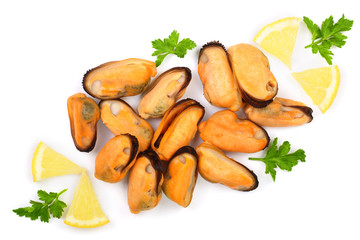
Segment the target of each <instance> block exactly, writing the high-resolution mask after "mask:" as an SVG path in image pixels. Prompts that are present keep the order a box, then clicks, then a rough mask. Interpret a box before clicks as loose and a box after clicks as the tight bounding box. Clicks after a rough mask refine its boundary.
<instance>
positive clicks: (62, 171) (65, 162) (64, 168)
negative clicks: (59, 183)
mask: <svg viewBox="0 0 360 240" xmlns="http://www.w3.org/2000/svg"><path fill="white" fill-rule="evenodd" d="M82 171H84V169H83V168H82V167H80V166H78V165H76V164H75V163H73V162H72V161H70V160H69V159H67V158H66V157H64V156H63V155H61V154H60V153H58V152H56V151H54V150H53V149H51V148H50V147H48V146H47V145H46V144H45V143H43V142H40V143H39V144H38V146H37V148H36V150H35V152H34V155H33V159H32V174H33V180H34V182H37V181H39V180H42V179H45V178H49V177H55V176H61V175H67V174H74V173H81V172H82Z"/></svg>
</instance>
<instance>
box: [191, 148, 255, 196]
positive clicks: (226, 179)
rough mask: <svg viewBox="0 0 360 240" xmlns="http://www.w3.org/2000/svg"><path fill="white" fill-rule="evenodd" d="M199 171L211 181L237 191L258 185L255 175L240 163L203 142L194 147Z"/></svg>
mask: <svg viewBox="0 0 360 240" xmlns="http://www.w3.org/2000/svg"><path fill="white" fill-rule="evenodd" d="M196 153H197V154H198V158H199V163H198V168H199V173H200V174H201V176H202V177H203V178H205V179H206V180H207V181H209V182H212V183H220V184H223V185H225V186H227V187H229V188H232V189H234V190H239V191H250V190H253V189H255V188H257V186H258V184H259V183H258V180H257V176H256V175H255V174H254V173H253V172H252V171H251V170H249V169H248V168H247V167H245V166H244V165H242V164H241V163H239V162H237V161H235V160H234V159H231V158H229V157H227V156H226V155H225V154H224V152H223V151H221V150H220V149H219V148H217V147H215V146H214V145H212V144H210V143H207V142H204V143H201V144H200V145H199V146H198V147H197V148H196Z"/></svg>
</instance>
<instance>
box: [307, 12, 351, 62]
mask: <svg viewBox="0 0 360 240" xmlns="http://www.w3.org/2000/svg"><path fill="white" fill-rule="evenodd" d="M303 21H304V23H305V24H306V26H307V28H308V29H309V31H310V33H311V35H312V40H311V44H309V45H307V46H305V48H311V50H312V53H314V54H316V53H319V54H320V55H321V56H322V57H323V58H325V60H326V62H327V63H328V64H329V65H331V64H332V56H334V54H333V53H332V52H331V50H330V48H331V47H332V46H335V47H338V48H341V47H342V46H344V45H345V43H346V41H345V39H347V36H345V35H344V34H343V33H342V32H345V31H349V30H351V28H352V25H353V22H354V21H352V20H349V19H346V18H345V16H344V14H343V15H342V17H341V18H340V19H339V20H338V21H337V23H335V24H334V18H333V16H330V17H328V18H327V19H325V20H324V21H323V22H322V24H321V28H320V27H319V26H318V25H316V24H315V23H314V22H313V21H312V20H311V19H310V18H308V17H305V16H304V18H303Z"/></svg>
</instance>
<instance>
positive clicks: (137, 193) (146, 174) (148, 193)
mask: <svg viewBox="0 0 360 240" xmlns="http://www.w3.org/2000/svg"><path fill="white" fill-rule="evenodd" d="M163 181H164V179H163V174H162V172H161V166H160V160H159V157H158V155H157V154H156V153H155V152H154V151H152V150H146V151H145V152H141V153H139V154H138V157H137V159H136V162H135V164H134V166H133V167H132V168H131V170H130V172H129V187H128V192H127V196H128V205H129V208H130V211H131V212H132V213H135V214H136V213H139V212H140V211H144V210H150V209H152V208H154V207H156V205H157V204H158V203H159V202H160V199H161V195H162V192H161V185H162V183H163Z"/></svg>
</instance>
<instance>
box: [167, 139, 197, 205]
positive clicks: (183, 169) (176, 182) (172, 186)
mask: <svg viewBox="0 0 360 240" xmlns="http://www.w3.org/2000/svg"><path fill="white" fill-rule="evenodd" d="M197 165H198V159H197V154H196V151H195V149H193V148H192V147H190V146H184V147H182V148H180V149H179V150H178V151H176V152H175V154H174V155H173V156H172V157H171V159H170V161H169V165H168V168H167V170H166V173H165V174H164V183H163V184H162V189H163V191H164V193H165V195H166V196H167V197H168V198H169V199H170V200H172V201H174V202H176V203H177V204H179V205H180V206H182V207H187V206H189V204H190V202H191V199H192V195H193V191H194V188H195V184H196V180H197V175H198V169H197V168H198V167H197Z"/></svg>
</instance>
